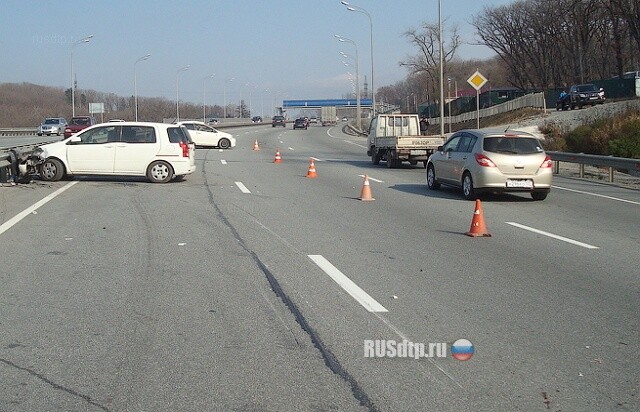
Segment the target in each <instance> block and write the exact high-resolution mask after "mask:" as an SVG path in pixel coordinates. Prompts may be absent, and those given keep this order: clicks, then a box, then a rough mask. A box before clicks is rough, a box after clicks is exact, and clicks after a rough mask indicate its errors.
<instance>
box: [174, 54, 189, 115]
mask: <svg viewBox="0 0 640 412" xmlns="http://www.w3.org/2000/svg"><path fill="white" fill-rule="evenodd" d="M189 67H191V65H186V66H184V67H183V68H182V69H178V71H176V122H179V121H180V95H179V93H178V75H179V74H180V72H183V71H185V70H189Z"/></svg>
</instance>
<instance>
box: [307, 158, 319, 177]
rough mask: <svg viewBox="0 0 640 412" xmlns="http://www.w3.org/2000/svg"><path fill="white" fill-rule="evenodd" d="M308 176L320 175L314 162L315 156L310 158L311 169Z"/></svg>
mask: <svg viewBox="0 0 640 412" xmlns="http://www.w3.org/2000/svg"><path fill="white" fill-rule="evenodd" d="M307 177H312V178H313V177H318V174H317V173H316V165H315V164H314V163H313V158H312V157H311V158H309V170H308V171H307Z"/></svg>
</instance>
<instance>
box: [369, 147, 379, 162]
mask: <svg viewBox="0 0 640 412" xmlns="http://www.w3.org/2000/svg"><path fill="white" fill-rule="evenodd" d="M371 163H373V164H374V165H376V166H377V165H379V164H380V155H379V154H378V151H377V150H375V149H371Z"/></svg>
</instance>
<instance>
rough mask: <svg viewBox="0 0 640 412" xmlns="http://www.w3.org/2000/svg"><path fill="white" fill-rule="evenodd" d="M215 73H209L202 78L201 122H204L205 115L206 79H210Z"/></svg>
mask: <svg viewBox="0 0 640 412" xmlns="http://www.w3.org/2000/svg"><path fill="white" fill-rule="evenodd" d="M213 77H215V74H210V75H209V76H206V77H205V78H204V79H202V123H206V122H207V121H206V117H207V79H212V78H213Z"/></svg>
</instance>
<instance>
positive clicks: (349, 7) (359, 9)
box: [340, 0, 376, 116]
mask: <svg viewBox="0 0 640 412" xmlns="http://www.w3.org/2000/svg"><path fill="white" fill-rule="evenodd" d="M340 3H342V4H343V5H345V6H347V10H349V11H356V12H358V13H362V14H364V15H366V16H367V17H368V18H369V48H370V50H371V104H372V106H371V107H372V109H371V110H372V113H371V114H372V115H373V116H375V115H376V88H375V86H374V83H373V19H372V18H371V15H370V14H369V12H367V11H366V10H365V9H363V8H362V7H359V6H354V5H351V4H349V3H348V2H346V1H344V0H343V1H341V2H340Z"/></svg>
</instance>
